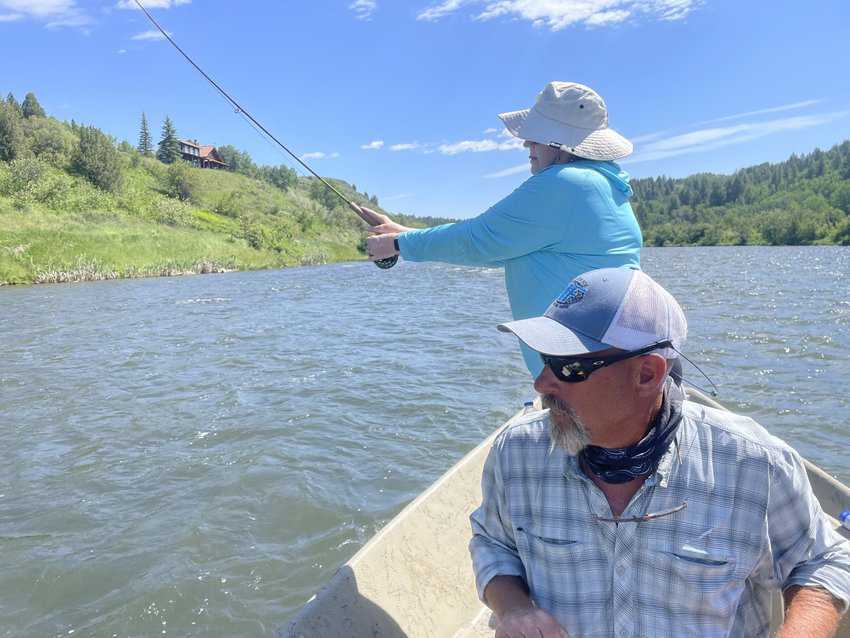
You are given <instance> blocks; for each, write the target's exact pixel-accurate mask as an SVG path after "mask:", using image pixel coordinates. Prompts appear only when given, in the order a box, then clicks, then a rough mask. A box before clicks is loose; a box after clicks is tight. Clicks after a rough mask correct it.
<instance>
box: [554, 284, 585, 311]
mask: <svg viewBox="0 0 850 638" xmlns="http://www.w3.org/2000/svg"><path fill="white" fill-rule="evenodd" d="M588 289H589V284H588V283H587V280H586V279H584V278H582V277H576V278H575V279H573V280H572V281H571V282H570V284H569V285H568V286H567V287H566V288H565V289H564V292H562V293H561V294H560V296H559V297H558V298H557V299H556V300H555V301H554V304H555V305H556V306H557V307H558V308H569V307H570V306H572V305H573V304H574V303H576V302H578V301H581V300H582V299H584V296H585V295H586V294H587V291H588Z"/></svg>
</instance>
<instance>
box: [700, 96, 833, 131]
mask: <svg viewBox="0 0 850 638" xmlns="http://www.w3.org/2000/svg"><path fill="white" fill-rule="evenodd" d="M821 102H823V100H805V101H803V102H794V103H793V104H786V105H784V106H774V107H772V108H769V109H759V110H758V111H747V112H746V113H736V114H735V115H727V116H726V117H718V118H716V119H713V120H705V121H703V122H698V123H697V125H699V124H716V123H717V122H728V121H729V120H739V119H741V118H743V117H752V116H753V115H765V114H767V113H779V112H780V111H791V110H794V109H802V108H804V107H807V106H814V105H815V104H820V103H821Z"/></svg>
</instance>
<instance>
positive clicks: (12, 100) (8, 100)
mask: <svg viewBox="0 0 850 638" xmlns="http://www.w3.org/2000/svg"><path fill="white" fill-rule="evenodd" d="M6 104H8V105H9V106H10V107H11V108H12V109H13V110H14V111H15V113H17V114H18V116H19V117H23V115H24V112H23V111H22V110H21V105H20V104H19V103H18V101H17V100H16V99H15V96H14V95H12V93H11V92H9V95H7V96H6Z"/></svg>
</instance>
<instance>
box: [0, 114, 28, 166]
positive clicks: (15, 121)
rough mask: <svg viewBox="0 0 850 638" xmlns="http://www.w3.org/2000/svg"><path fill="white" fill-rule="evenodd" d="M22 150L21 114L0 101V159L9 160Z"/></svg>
mask: <svg viewBox="0 0 850 638" xmlns="http://www.w3.org/2000/svg"><path fill="white" fill-rule="evenodd" d="M23 150H24V136H23V132H22V131H21V116H20V115H18V112H17V111H16V110H15V109H14V108H13V107H11V106H9V105H8V104H4V103H0V161H3V162H11V161H12V160H13V159H15V158H16V157H19V156H20V155H21V153H22V152H23Z"/></svg>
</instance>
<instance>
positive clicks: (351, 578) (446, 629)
mask: <svg viewBox="0 0 850 638" xmlns="http://www.w3.org/2000/svg"><path fill="white" fill-rule="evenodd" d="M687 394H688V399H690V400H691V401H694V402H696V403H700V404H702V405H706V406H709V407H713V408H719V409H721V410H722V409H725V408H724V407H723V406H721V405H720V404H719V403H717V402H716V401H714V400H713V399H711V398H709V397H707V396H706V395H704V394H703V393H701V392H699V391H697V390H692V389H690V388H688V390H687ZM526 411H527V408H526V409H523V410H521V411H520V412H518V413H517V414H516V415H514V417H513V418H511V419H510V420H509V421H508V422H507V423H506V424H505V425H504V426H502V427H501V428H498V429H497V430H496V431H495V432H494V433H493V434H491V435H490V436H489V437H488V438H487V439H486V440H485V441H484V442H483V443H481V444H480V445H479V446H478V447H476V448H475V449H474V450H472V451H471V452H470V453H469V454H467V455H466V456H465V457H464V458H463V459H461V460H460V461H459V462H458V463H457V464H456V465H455V466H454V467H453V468H451V469H450V470H449V471H448V472H446V474H445V475H443V477H442V478H440V479H439V480H438V481H437V482H436V483H434V484H433V485H432V486H431V487H429V488H428V489H427V490H425V492H423V493H422V494H420V495H419V497H417V498H416V500H414V501H413V502H412V503H410V504H409V505H408V506H407V507H405V508H404V509H403V510H402V511H401V512H400V513H399V514H398V516H396V517H395V518H394V519H393V520H391V521H390V522H389V523H388V524H387V525H386V526H385V527H384V528H383V529H382V530H381V531H380V532H378V533H377V534H376V535H375V536H374V537H373V538H372V539H371V540H370V541H369V542H368V543H366V545H364V546H363V548H362V549H361V550H360V551H359V552H357V554H355V555H354V557H353V558H351V560H349V561H348V562H347V563H346V564H345V565H343V566H342V567H341V568H340V569H339V570H338V571H337V572H336V574H335V575H334V576H333V577H332V578H331V580H330V582H328V584H327V585H325V586H324V587H323V588H322V589H321V590H320V591H319V592H318V594H316V595H315V596H314V597H313V598H312V599H311V600H310V601H308V602H307V604H306V605H304V607H303V608H302V609H301V611H300V612H299V613H298V614H297V615H296V616H295V618H294V619H293V620H292V621H291V622H290V623H289V626H288V627H287V628H285V629H283V630H281V631H279V632H278V638H361V637H362V638H403V637H406V638H493V635H494V627H495V619H494V618H491V616H492V613H491V612H490V610H489V609H488V608H487V607H485V606H484V605H483V604H482V603H481V601H479V600H478V596H477V594H476V591H475V584H474V583H475V580H474V576H473V573H472V561H471V560H470V557H469V551H468V549H467V545H468V543H469V539H470V535H471V531H470V526H469V515H470V514H471V513H472V511H473V510H474V509H475V508H477V507H478V505H479V504H480V503H481V472H482V470H483V467H484V461H485V460H486V458H487V454H488V452H489V451H490V446H491V445H492V443H493V440H494V439H495V438H496V436H497V435H498V434H499V432H501V431H502V430H503V429H504V428H505V427H507V426H508V425H510V424H511V423H512V422H513V421H514V420H515V419H517V418H519V417H521V416H523V415H524V414H525V412H526ZM805 463H806V470H807V472H808V475H809V481H810V482H811V485H812V489H813V490H814V492H815V495H816V496H817V498H818V500H819V501H820V504H821V507H822V508H823V510H824V512H826V514H827V515H828V516H829V517H830V518H831V519H832V521H833V523H834V525H835V527H836V529H838V530H839V532H840V533H841V534H842V535H843V536H845V538H850V531H848V530H847V529H844V528H843V527H841V525H840V524H839V522H838V520H837V517H838V515H839V513H840V512H842V511H844V510H847V509H850V488H848V487H847V486H846V485H844V484H842V483H840V482H839V481H837V480H836V479H834V478H832V477H831V476H830V475H829V474H827V473H826V472H824V471H823V470H822V469H820V468H819V467H817V466H815V465H814V464H813V463H810V462H809V461H805ZM773 608H774V610H775V614H774V618H773V623H772V624H773V631H772V632H771V635H773V633H775V631H776V629H777V628H778V627H779V624H780V623H781V621H782V601H781V596H779V594H777V604H775V605H773ZM836 638H850V619H848V618H845V619H844V621H843V622H842V625H841V628H840V629H839V630H838V633H837V634H836Z"/></svg>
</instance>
